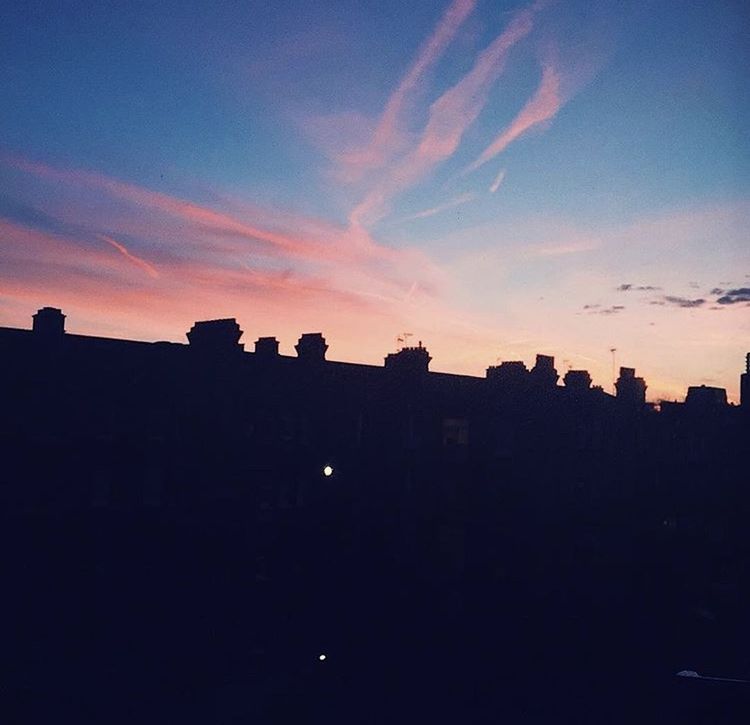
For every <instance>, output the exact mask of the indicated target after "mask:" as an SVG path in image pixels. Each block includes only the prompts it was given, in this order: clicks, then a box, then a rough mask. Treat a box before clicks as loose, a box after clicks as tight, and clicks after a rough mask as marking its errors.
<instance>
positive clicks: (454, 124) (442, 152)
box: [349, 3, 542, 226]
mask: <svg viewBox="0 0 750 725" xmlns="http://www.w3.org/2000/svg"><path fill="white" fill-rule="evenodd" d="M541 7H542V4H541V3H535V4H533V5H532V6H530V7H528V8H525V9H523V10H520V11H518V12H516V13H515V14H514V15H513V16H512V17H511V20H510V22H509V23H508V25H507V26H506V28H505V30H503V31H502V32H501V33H500V34H499V35H498V36H497V37H496V38H495V39H494V40H493V41H492V43H490V45H489V46H488V47H487V48H485V49H484V50H483V51H482V52H481V53H480V54H479V56H478V58H477V60H476V62H475V63H474V65H473V67H472V69H471V70H470V71H469V72H468V73H467V74H466V75H465V76H463V78H461V80H460V81H459V82H458V83H456V84H455V85H454V86H453V87H451V88H449V89H448V90H447V91H445V93H443V94H442V95H441V96H440V97H439V98H438V99H437V100H436V101H435V102H434V103H433V104H432V105H431V106H430V112H429V118H428V121H427V125H426V127H425V129H424V131H423V132H422V135H421V137H420V139H419V142H418V144H417V146H416V147H415V148H414V149H413V150H412V151H411V152H410V153H408V154H407V155H406V157H405V158H404V159H402V161H401V162H400V163H398V164H396V165H395V166H394V168H393V170H392V171H391V172H390V173H389V174H388V175H387V176H386V177H385V178H384V179H383V180H381V182H380V183H378V184H377V185H376V186H375V187H374V188H373V189H372V190H371V191H370V192H369V193H368V194H367V195H366V196H365V197H364V199H363V200H362V201H361V202H360V203H359V204H357V205H356V206H355V208H354V209H353V210H352V212H351V214H350V215H349V220H350V222H351V224H352V225H354V226H366V225H368V224H372V223H374V222H375V221H377V220H378V219H380V218H381V217H382V216H383V215H384V214H385V213H386V210H387V207H388V202H389V201H390V199H391V198H392V197H393V196H394V195H395V194H397V193H399V192H401V191H403V190H404V189H407V188H409V187H410V186H412V185H413V184H414V183H415V182H416V181H418V180H419V179H421V178H422V177H424V176H425V175H426V174H427V173H428V172H429V171H431V170H432V169H433V168H434V167H435V166H436V165H437V164H438V163H440V162H441V161H444V160H445V159H447V158H450V157H451V156H452V155H453V154H454V152H455V151H456V149H457V148H458V146H459V144H460V142H461V139H462V137H463V134H464V132H465V131H466V129H467V128H468V127H469V126H470V125H471V124H472V123H474V121H475V120H476V118H477V116H479V113H480V111H481V110H482V109H483V108H484V106H485V104H486V103H487V98H488V95H489V91H490V89H491V87H492V84H493V83H494V82H495V81H496V80H497V78H498V77H499V76H500V74H501V73H502V72H503V70H504V68H505V64H506V61H507V59H508V55H509V54H510V51H511V50H512V49H513V47H514V46H515V45H516V44H517V43H518V42H519V41H521V40H522V39H523V38H525V37H526V36H527V35H528V34H529V33H530V32H531V30H532V28H533V26H534V14H535V12H536V11H537V10H538V9H539V8H541Z"/></svg>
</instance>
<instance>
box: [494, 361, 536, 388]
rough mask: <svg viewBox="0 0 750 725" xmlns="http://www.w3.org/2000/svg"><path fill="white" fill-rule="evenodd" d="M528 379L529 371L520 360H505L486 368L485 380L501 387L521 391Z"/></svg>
mask: <svg viewBox="0 0 750 725" xmlns="http://www.w3.org/2000/svg"><path fill="white" fill-rule="evenodd" d="M528 378H529V371H528V370H527V369H526V365H525V364H524V363H523V362H522V361H521V360H507V361H505V362H503V363H500V365H491V366H490V367H488V368H487V379H488V380H492V381H493V382H495V383H497V384H499V385H500V386H501V387H507V388H516V389H523V388H525V386H526V383H527V381H528Z"/></svg>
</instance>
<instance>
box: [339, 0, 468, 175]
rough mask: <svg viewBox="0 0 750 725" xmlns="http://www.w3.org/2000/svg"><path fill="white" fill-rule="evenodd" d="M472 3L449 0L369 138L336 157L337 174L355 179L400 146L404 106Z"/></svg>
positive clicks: (451, 37) (387, 157)
mask: <svg viewBox="0 0 750 725" xmlns="http://www.w3.org/2000/svg"><path fill="white" fill-rule="evenodd" d="M475 6H476V0H453V2H451V4H450V5H449V6H448V8H447V9H446V10H445V12H444V13H443V16H442V17H441V19H440V21H439V22H438V24H437V26H436V27H435V29H434V30H433V32H432V34H431V35H430V37H429V38H428V39H427V40H426V41H425V42H424V43H423V45H422V47H421V48H420V49H419V52H418V54H417V57H416V58H415V59H414V62H413V63H412V64H411V66H410V67H409V69H408V70H407V72H406V73H405V75H404V76H403V78H402V79H401V81H400V83H399V84H398V87H397V88H396V90H395V91H394V92H393V93H392V94H391V96H390V97H389V98H388V102H387V103H386V106H385V110H384V111H383V113H382V115H381V116H380V119H379V121H378V124H377V126H376V128H375V131H374V133H373V135H372V138H371V139H370V142H369V143H368V144H367V145H366V146H364V147H363V148H358V149H354V150H352V151H349V152H347V153H345V154H343V155H342V156H341V157H340V158H339V159H338V160H339V163H340V164H341V166H342V168H341V169H340V170H339V173H338V176H339V178H342V179H344V180H347V181H355V180H357V179H358V178H359V177H360V176H361V175H362V174H363V173H365V172H366V171H368V170H370V169H373V168H379V167H381V166H383V164H385V163H386V162H387V161H388V160H389V159H390V158H392V156H393V155H394V153H396V152H397V151H398V150H399V148H400V145H401V142H402V138H403V129H402V128H401V123H402V121H403V119H402V116H403V114H404V111H405V108H406V106H408V105H409V103H410V101H411V100H412V96H413V95H414V94H415V93H416V92H417V91H418V88H419V86H420V85H422V83H423V82H424V80H425V76H426V75H427V73H428V72H429V71H430V70H431V69H432V68H433V67H434V66H435V64H436V63H437V61H438V60H439V59H440V58H441V56H442V55H443V53H444V51H445V49H446V48H447V47H448V45H449V44H450V43H451V41H452V40H453V39H454V37H455V36H456V33H457V32H458V30H459V28H460V27H461V26H462V25H463V23H464V21H465V20H466V18H467V17H468V16H469V15H470V14H471V12H472V11H473V10H474V7H475Z"/></svg>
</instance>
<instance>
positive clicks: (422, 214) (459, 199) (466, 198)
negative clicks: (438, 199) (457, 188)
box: [403, 191, 477, 221]
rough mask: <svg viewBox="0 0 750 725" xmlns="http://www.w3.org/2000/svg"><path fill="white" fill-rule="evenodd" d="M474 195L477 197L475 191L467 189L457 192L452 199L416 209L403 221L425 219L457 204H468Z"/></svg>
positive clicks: (474, 197)
mask: <svg viewBox="0 0 750 725" xmlns="http://www.w3.org/2000/svg"><path fill="white" fill-rule="evenodd" d="M476 197H477V195H476V192H473V191H467V192H466V193H464V194H459V195H458V196H456V197H453V199H449V200H448V201H446V202H444V203H443V204H438V205H437V206H433V207H430V208H429V209H424V210H423V211H418V212H417V213H416V214H411V215H410V216H407V217H404V219H403V221H411V220H413V219H425V218H427V217H431V216H435V215H436V214H440V213H441V212H444V211H448V210H449V209H455V208H456V207H457V206H462V205H464V204H468V203H469V202H470V201H473V200H474V199H476Z"/></svg>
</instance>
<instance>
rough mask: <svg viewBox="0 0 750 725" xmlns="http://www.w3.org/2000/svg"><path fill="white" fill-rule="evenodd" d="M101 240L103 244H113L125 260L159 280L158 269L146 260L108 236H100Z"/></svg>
mask: <svg viewBox="0 0 750 725" xmlns="http://www.w3.org/2000/svg"><path fill="white" fill-rule="evenodd" d="M99 239H101V240H102V241H103V242H107V244H111V245H112V246H113V247H114V248H115V249H116V250H117V251H118V252H119V253H120V254H122V256H123V257H125V259H128V260H130V261H131V262H132V263H133V264H135V265H136V266H137V267H140V268H141V269H142V270H143V271H144V272H145V273H146V274H147V275H148V276H149V277H152V278H153V279H158V277H159V273H158V272H157V271H156V268H155V267H154V266H153V265H151V264H149V263H148V262H147V261H146V260H145V259H141V258H140V257H137V256H136V255H135V254H131V253H130V252H129V251H128V250H127V248H126V247H125V245H124V244H120V242H118V241H116V240H115V239H112V237H108V236H107V235H106V234H100V235H99Z"/></svg>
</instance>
